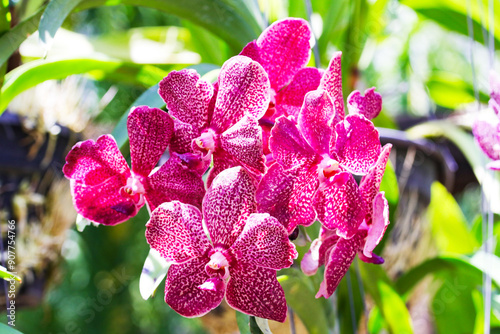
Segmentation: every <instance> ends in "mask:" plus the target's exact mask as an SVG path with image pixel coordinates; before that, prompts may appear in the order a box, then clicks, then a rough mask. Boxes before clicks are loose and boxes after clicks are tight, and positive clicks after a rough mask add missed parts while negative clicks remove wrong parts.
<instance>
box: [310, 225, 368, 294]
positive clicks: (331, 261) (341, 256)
mask: <svg viewBox="0 0 500 334" xmlns="http://www.w3.org/2000/svg"><path fill="white" fill-rule="evenodd" d="M362 241H363V237H362V235H361V234H355V235H354V236H353V237H352V238H351V239H344V238H339V239H338V241H337V243H336V244H335V246H333V247H332V248H331V250H330V252H329V255H328V259H327V261H326V267H325V278H324V280H323V282H321V285H320V288H319V291H318V293H317V294H316V298H319V297H325V298H328V297H330V296H331V295H332V294H333V293H334V292H335V289H337V286H338V285H339V283H340V280H342V277H344V276H345V274H346V273H347V270H348V269H349V267H350V266H351V264H352V261H353V260H354V257H355V256H356V253H357V252H358V250H359V249H360V247H361V243H362Z"/></svg>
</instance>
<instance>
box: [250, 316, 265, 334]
mask: <svg viewBox="0 0 500 334" xmlns="http://www.w3.org/2000/svg"><path fill="white" fill-rule="evenodd" d="M249 318H250V320H249V327H250V333H252V334H264V333H262V331H261V330H260V327H259V325H258V324H257V320H256V319H255V317H254V316H250V317H249Z"/></svg>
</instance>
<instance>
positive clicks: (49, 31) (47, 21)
mask: <svg viewBox="0 0 500 334" xmlns="http://www.w3.org/2000/svg"><path fill="white" fill-rule="evenodd" d="M80 2H82V0H51V1H50V2H49V4H48V5H47V8H46V9H45V11H44V12H43V14H42V17H41V18H40V24H39V26H38V32H39V36H40V40H41V41H42V43H44V44H45V46H46V49H48V48H49V47H50V44H51V42H52V39H53V38H54V36H55V34H56V32H57V30H58V29H59V27H60V26H61V25H62V24H63V22H64V19H65V18H66V17H67V16H68V15H69V14H70V13H71V11H72V10H73V9H74V8H75V7H76V6H77V5H78V4H79V3H80Z"/></svg>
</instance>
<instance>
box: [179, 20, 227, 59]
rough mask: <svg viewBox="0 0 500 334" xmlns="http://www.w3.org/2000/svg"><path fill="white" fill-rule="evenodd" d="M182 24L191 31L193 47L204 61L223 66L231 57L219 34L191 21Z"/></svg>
mask: <svg viewBox="0 0 500 334" xmlns="http://www.w3.org/2000/svg"><path fill="white" fill-rule="evenodd" d="M182 25H183V26H184V27H185V28H187V29H188V30H189V31H190V33H191V40H190V42H191V44H192V45H193V49H194V50H195V51H196V52H197V53H198V54H199V55H200V56H201V61H202V62H204V63H211V64H217V65H219V66H222V64H223V63H224V62H225V61H226V60H227V59H229V57H230V53H229V49H228V47H227V44H226V43H224V42H223V41H221V40H220V39H219V38H218V37H217V36H214V35H213V34H211V33H210V32H209V31H207V30H206V29H203V28H201V27H200V26H197V25H195V24H193V23H191V22H190V21H184V22H183V23H182Z"/></svg>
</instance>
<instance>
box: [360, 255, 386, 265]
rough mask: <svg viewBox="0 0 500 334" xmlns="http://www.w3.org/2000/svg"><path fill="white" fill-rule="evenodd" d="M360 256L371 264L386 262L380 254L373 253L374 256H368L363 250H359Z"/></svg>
mask: <svg viewBox="0 0 500 334" xmlns="http://www.w3.org/2000/svg"><path fill="white" fill-rule="evenodd" d="M358 257H359V259H360V260H361V261H363V262H366V263H371V264H382V263H384V258H382V257H380V256H378V255H377V254H375V253H372V257H367V256H365V255H364V254H363V252H358Z"/></svg>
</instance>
